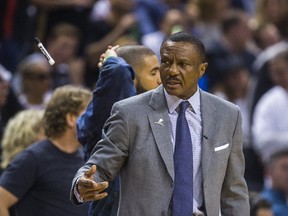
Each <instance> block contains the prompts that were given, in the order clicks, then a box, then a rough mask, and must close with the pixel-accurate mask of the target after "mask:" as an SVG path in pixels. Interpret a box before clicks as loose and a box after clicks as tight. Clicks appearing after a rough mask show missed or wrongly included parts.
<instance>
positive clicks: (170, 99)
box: [164, 87, 200, 114]
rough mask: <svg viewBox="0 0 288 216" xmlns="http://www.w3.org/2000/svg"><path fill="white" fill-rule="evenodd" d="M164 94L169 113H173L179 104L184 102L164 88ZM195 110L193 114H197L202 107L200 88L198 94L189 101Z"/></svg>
mask: <svg viewBox="0 0 288 216" xmlns="http://www.w3.org/2000/svg"><path fill="white" fill-rule="evenodd" d="M164 94H165V98H166V101H167V106H168V109H169V113H170V114H171V113H173V112H174V111H175V110H176V108H177V107H178V106H179V104H180V103H181V102H182V101H183V100H182V99H181V98H178V97H177V96H174V95H169V94H168V93H167V91H166V90H165V88H164ZM187 101H188V102H189V103H190V105H191V106H192V108H193V112H194V113H196V111H197V110H199V109H198V108H199V107H200V92H199V87H197V90H196V92H195V93H194V94H193V95H192V96H191V97H190V98H189V99H188V100H187Z"/></svg>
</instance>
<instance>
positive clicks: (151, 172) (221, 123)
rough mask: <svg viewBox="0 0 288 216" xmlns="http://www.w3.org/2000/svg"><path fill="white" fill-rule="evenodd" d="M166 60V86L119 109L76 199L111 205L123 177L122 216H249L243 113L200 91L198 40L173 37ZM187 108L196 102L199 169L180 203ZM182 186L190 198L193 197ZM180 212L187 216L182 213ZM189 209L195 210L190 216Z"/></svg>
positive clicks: (83, 173)
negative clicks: (181, 123)
mask: <svg viewBox="0 0 288 216" xmlns="http://www.w3.org/2000/svg"><path fill="white" fill-rule="evenodd" d="M160 53H161V66H160V75H161V81H162V85H161V86H159V87H158V88H157V89H156V90H152V91H149V92H146V93H143V94H140V95H138V96H135V97H131V98H129V99H125V100H122V101H120V102H117V103H115V104H114V106H113V108H112V111H111V116H110V118H109V119H108V120H107V122H106V124H105V126H104V128H103V134H102V140H100V141H99V142H98V143H97V145H96V146H95V148H94V150H93V152H94V153H93V155H92V156H91V157H90V159H89V160H88V161H87V163H86V164H85V165H84V166H83V167H81V168H80V169H79V170H78V172H77V174H76V176H75V178H74V180H73V183H72V189H71V200H72V201H73V202H74V203H75V204H77V205H80V204H81V203H83V202H85V201H90V200H98V199H102V198H104V197H105V196H107V193H106V192H103V190H104V189H105V188H106V187H107V185H108V182H107V181H110V180H111V179H113V178H114V177H115V176H116V175H117V174H120V178H121V190H120V191H121V192H120V203H119V209H118V215H119V216H138V215H139V216H154V215H155V216H158V215H163V216H164V215H169V216H170V215H173V216H184V215H185V216H186V215H190V216H191V215H207V216H218V215H219V214H220V213H221V215H222V216H232V215H233V216H246V215H247V216H248V215H249V202H248V192H247V186H246V183H245V180H244V177H243V175H244V157H243V153H242V131H241V114H240V111H239V109H238V107H237V106H235V105H233V104H231V103H229V102H226V101H224V100H221V99H219V98H217V97H215V96H213V95H211V94H209V93H206V92H204V91H202V90H200V89H199V87H198V84H197V83H198V79H199V78H201V76H202V75H203V74H204V72H205V70H206V68H207V65H208V64H207V62H206V61H205V48H204V45H203V43H202V42H201V41H200V40H199V39H198V38H196V37H195V36H193V35H191V34H189V33H185V32H179V33H176V34H173V35H171V36H169V37H168V38H167V39H166V40H165V41H164V42H163V44H162V46H161V50H160ZM182 101H188V102H189V107H188V109H187V110H186V111H185V112H184V115H185V116H186V119H187V121H186V122H188V126H187V127H189V133H190V135H189V136H190V137H189V140H190V143H191V145H192V152H191V154H192V155H191V159H185V161H184V162H185V163H186V164H187V167H189V166H188V164H191V163H192V164H193V166H192V169H191V170H188V171H187V170H186V171H185V172H186V173H184V174H183V175H184V180H185V176H186V174H187V179H188V176H189V175H190V174H191V173H192V175H191V180H188V182H190V181H192V182H193V186H192V189H193V190H192V192H189V193H190V195H191V194H192V196H191V197H192V199H191V200H188V199H186V198H185V199H182V200H181V202H179V200H178V201H177V200H175V199H174V198H175V197H176V195H175V194H176V191H175V190H176V188H179V185H178V182H179V181H178V179H179V176H178V175H179V174H178V173H179V170H178V168H179V166H176V165H175V164H179V161H176V159H175V158H176V157H175V154H176V153H175V152H176V148H178V147H177V145H178V144H177V136H178V135H177V134H178V132H177V127H178V122H177V118H178V113H179V108H178V106H179V104H180V103H181V102H182ZM179 116H180V114H179ZM186 124H187V123H186ZM176 126H177V127H176ZM176 135H177V136H176ZM190 138H191V139H190ZM187 140H188V139H187ZM187 142H188V141H187ZM176 144H177V145H176ZM188 146H189V145H188ZM173 155H174V156H173ZM183 158H184V155H183ZM177 160H179V157H178V159H177ZM180 160H181V157H180ZM182 162H183V161H182ZM185 167H186V165H183V164H182V165H181V166H180V169H182V168H185ZM96 168H97V171H96ZM176 179H177V181H176ZM180 184H181V185H180V186H181V187H182V189H183V191H186V192H187V191H188V190H190V188H189V187H188V186H187V187H186V183H185V184H183V183H180ZM187 185H188V184H187ZM177 190H178V189H177ZM190 191H191V190H190ZM177 193H178V191H177ZM181 196H182V195H180V198H181ZM183 197H184V193H183ZM185 202H188V204H187V203H185ZM176 204H177V205H178V206H177V205H176ZM179 205H180V213H174V212H175V209H176V208H178V209H179ZM181 205H182V209H183V213H182V212H181ZM184 206H186V207H184ZM187 206H192V208H191V210H189V212H188V213H184V211H186V210H187V209H186V208H187ZM178 212H179V211H178Z"/></svg>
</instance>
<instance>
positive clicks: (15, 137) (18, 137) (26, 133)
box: [1, 109, 45, 170]
mask: <svg viewBox="0 0 288 216" xmlns="http://www.w3.org/2000/svg"><path fill="white" fill-rule="evenodd" d="M43 114H44V111H43V110H32V109H31V110H22V111H19V112H18V113H17V114H16V115H15V116H13V117H12V118H11V119H10V120H9V122H8V124H7V126H6V127H5V131H4V135H3V139H2V141H1V147H2V150H3V152H2V162H1V168H2V170H5V169H6V167H7V166H8V165H9V164H10V163H11V161H12V160H13V159H14V157H15V156H16V155H17V154H19V153H20V152H22V151H23V150H24V149H25V148H27V147H28V146H30V145H31V144H33V143H34V142H36V141H39V140H41V139H44V137H45V135H44V125H43Z"/></svg>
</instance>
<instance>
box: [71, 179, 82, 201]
mask: <svg viewBox="0 0 288 216" xmlns="http://www.w3.org/2000/svg"><path fill="white" fill-rule="evenodd" d="M79 179H80V178H78V179H77V181H76V184H75V186H74V189H73V193H74V195H75V197H76V199H77V201H78V202H79V203H84V200H83V198H82V197H81V195H80V193H79V190H78V181H79Z"/></svg>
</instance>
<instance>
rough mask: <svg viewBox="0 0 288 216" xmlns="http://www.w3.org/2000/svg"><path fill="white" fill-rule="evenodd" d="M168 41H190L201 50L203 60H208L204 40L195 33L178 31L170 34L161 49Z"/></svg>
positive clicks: (200, 54)
mask: <svg viewBox="0 0 288 216" xmlns="http://www.w3.org/2000/svg"><path fill="white" fill-rule="evenodd" d="M167 41H172V42H185V43H190V44H191V45H193V46H195V47H196V49H197V50H198V52H199V56H200V58H201V61H202V62H205V61H206V50H205V46H204V44H203V42H202V41H201V40H200V39H199V38H198V37H197V36H196V35H194V34H191V33H189V32H184V31H181V32H177V33H175V34H172V35H169V36H168V37H167V38H166V39H165V40H164V41H163V42H162V45H161V48H160V50H161V49H162V47H163V44H164V43H166V42H167Z"/></svg>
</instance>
